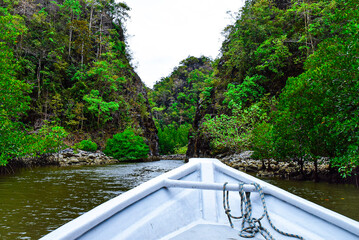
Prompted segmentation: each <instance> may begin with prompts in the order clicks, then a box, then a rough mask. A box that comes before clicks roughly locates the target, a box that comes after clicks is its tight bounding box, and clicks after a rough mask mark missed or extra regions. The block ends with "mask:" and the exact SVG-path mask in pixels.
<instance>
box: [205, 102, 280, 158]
mask: <svg viewBox="0 0 359 240" xmlns="http://www.w3.org/2000/svg"><path fill="white" fill-rule="evenodd" d="M274 103H275V100H274V99H268V97H264V98H262V99H261V101H259V102H256V103H254V104H252V105H251V106H250V107H248V108H244V109H242V108H239V109H237V108H235V109H233V110H232V115H230V116H229V115H227V114H221V115H219V116H215V117H213V118H211V117H210V116H207V117H206V119H205V121H204V123H203V127H202V131H203V132H205V133H206V134H208V135H209V136H210V139H211V144H212V147H213V150H214V151H215V152H226V151H230V152H240V151H243V150H248V149H249V148H250V146H251V138H252V137H251V136H252V131H253V129H254V128H255V127H256V125H257V124H258V123H261V122H263V121H267V120H268V119H269V112H270V110H271V107H272V105H273V104H274ZM257 131H258V129H257Z"/></svg>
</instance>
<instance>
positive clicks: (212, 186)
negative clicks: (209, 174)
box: [164, 179, 266, 193]
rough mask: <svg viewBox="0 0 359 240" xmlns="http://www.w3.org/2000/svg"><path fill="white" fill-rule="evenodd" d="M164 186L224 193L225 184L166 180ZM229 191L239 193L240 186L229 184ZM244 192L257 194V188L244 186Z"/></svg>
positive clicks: (227, 186)
mask: <svg viewBox="0 0 359 240" xmlns="http://www.w3.org/2000/svg"><path fill="white" fill-rule="evenodd" d="M164 186H165V187H166V188H190V189H201V190H218V191H223V183H206V182H196V181H183V180H172V179H165V180H164ZM262 189H263V192H264V193H266V187H262ZM226 190H227V191H237V192H238V191H239V190H240V185H239V184H233V183H232V184H227V185H226ZM243 190H244V191H245V192H257V190H256V188H255V186H253V185H252V184H244V185H243Z"/></svg>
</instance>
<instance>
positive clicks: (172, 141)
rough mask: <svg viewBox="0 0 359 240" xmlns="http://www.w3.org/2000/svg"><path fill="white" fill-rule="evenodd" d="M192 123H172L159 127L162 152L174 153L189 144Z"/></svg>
mask: <svg viewBox="0 0 359 240" xmlns="http://www.w3.org/2000/svg"><path fill="white" fill-rule="evenodd" d="M190 129H191V125H190V124H182V125H180V126H179V127H177V126H176V125H175V124H170V125H168V126H164V127H163V128H159V129H158V139H159V145H160V152H161V154H173V153H176V152H177V149H180V148H182V147H184V146H186V145H187V144H188V132H189V130H190Z"/></svg>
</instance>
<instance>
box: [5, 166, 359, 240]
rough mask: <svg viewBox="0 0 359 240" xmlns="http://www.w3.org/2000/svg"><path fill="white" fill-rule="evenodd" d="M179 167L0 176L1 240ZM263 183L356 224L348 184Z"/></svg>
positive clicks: (56, 221) (36, 232)
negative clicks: (322, 207) (347, 218)
mask: <svg viewBox="0 0 359 240" xmlns="http://www.w3.org/2000/svg"><path fill="white" fill-rule="evenodd" d="M182 164H183V162H182V161H174V160H162V161H158V162H149V163H127V164H116V165H106V166H82V167H45V168H35V169H23V170H21V171H19V172H17V173H15V174H13V175H11V176H2V177H0V239H2V240H6V239H11V240H12V239H38V238H40V237H41V236H43V235H45V234H46V233H48V232H50V231H52V230H54V229H56V228H58V227H59V226H61V225H63V224H65V223H66V222H68V221H70V220H72V219H74V218H76V217H77V216H79V215H81V214H83V213H85V212H87V211H89V210H90V209H92V208H94V207H95V206H97V205H99V204H101V203H103V202H105V201H107V200H109V199H111V198H113V197H115V196H117V195H119V194H121V193H123V192H125V191H127V190H129V189H131V188H134V187H136V186H138V185H139V184H141V183H142V182H145V181H148V180H149V179H152V178H154V177H156V176H158V175H160V174H162V173H164V172H167V171H169V170H171V169H174V168H176V167H179V166H180V165H182ZM264 180H265V181H268V182H270V183H272V184H274V185H277V186H279V187H281V188H283V189H286V190H288V191H290V192H292V193H294V194H296V195H299V196H301V197H304V198H307V199H308V200H310V201H313V202H315V203H317V204H320V205H322V206H324V207H327V208H330V209H332V210H334V211H337V212H339V213H341V214H343V215H346V216H348V217H351V218H353V219H355V220H357V221H358V220H359V190H358V189H356V188H355V187H354V186H352V185H334V184H327V183H313V182H296V181H283V180H278V179H264Z"/></svg>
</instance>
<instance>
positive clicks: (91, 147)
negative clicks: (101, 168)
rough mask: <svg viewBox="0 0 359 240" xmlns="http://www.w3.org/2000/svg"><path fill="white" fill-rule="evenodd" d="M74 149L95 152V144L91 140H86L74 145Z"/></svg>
mask: <svg viewBox="0 0 359 240" xmlns="http://www.w3.org/2000/svg"><path fill="white" fill-rule="evenodd" d="M76 148H78V149H81V150H83V151H88V152H96V150H97V144H96V143H95V142H93V141H91V139H87V140H82V141H81V142H79V143H78V144H76Z"/></svg>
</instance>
